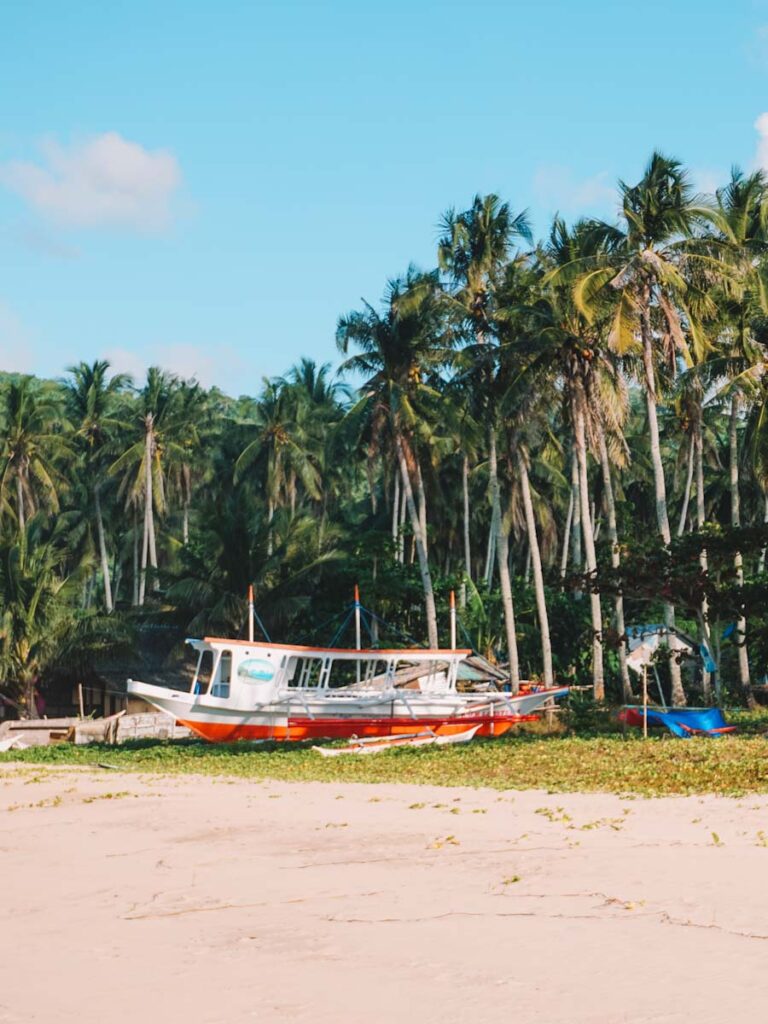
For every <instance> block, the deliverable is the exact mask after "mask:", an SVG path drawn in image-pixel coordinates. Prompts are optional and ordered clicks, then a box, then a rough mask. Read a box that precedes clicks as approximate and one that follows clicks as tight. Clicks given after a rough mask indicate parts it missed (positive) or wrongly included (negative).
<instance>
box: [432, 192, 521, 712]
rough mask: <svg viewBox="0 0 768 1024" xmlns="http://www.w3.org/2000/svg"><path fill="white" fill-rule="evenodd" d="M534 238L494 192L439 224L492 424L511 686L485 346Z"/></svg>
mask: <svg viewBox="0 0 768 1024" xmlns="http://www.w3.org/2000/svg"><path fill="white" fill-rule="evenodd" d="M515 238H521V239H523V240H524V241H526V242H529V243H530V242H531V241H532V235H531V228H530V223H529V221H528V216H527V214H526V213H525V212H523V213H518V214H516V215H513V214H512V212H511V209H510V207H509V204H507V203H502V202H501V201H500V199H499V197H498V196H496V195H494V194H493V193H491V194H489V195H486V196H479V195H476V196H475V198H474V200H473V201H472V205H471V206H470V208H469V209H468V210H465V211H464V212H462V213H456V212H455V211H454V210H449V211H448V212H447V213H446V214H445V215H444V217H443V219H442V223H441V237H440V241H439V243H438V264H439V267H440V269H441V270H442V271H443V272H444V273H445V274H446V275H447V276H448V279H449V282H450V285H451V291H450V292H449V293H448V294H449V303H450V308H451V310H452V312H453V314H454V316H455V318H456V319H457V320H458V322H459V323H460V324H461V325H462V326H463V327H464V329H465V330H466V331H467V332H468V333H469V335H470V336H471V338H472V341H473V343H474V359H473V364H474V365H472V371H473V372H472V373H471V376H473V377H474V378H475V380H476V381H477V384H478V385H479V386H477V388H476V394H477V395H478V397H479V403H478V408H476V409H474V410H473V413H474V415H475V418H476V419H485V420H486V421H487V423H488V468H489V477H490V478H489V484H490V497H491V527H490V535H489V541H488V559H487V568H486V580H487V581H488V583H489V584H490V579H491V576H492V557H493V556H492V552H493V549H494V548H495V550H496V557H497V561H498V569H499V583H500V586H501V595H502V603H503V607H504V620H505V626H506V635H507V651H508V654H509V669H510V679H511V683H512V690H513V692H516V691H517V689H518V687H519V685H520V670H519V664H518V653H517V633H516V629H515V612H514V603H513V598H512V581H511V578H510V573H509V533H508V530H507V529H506V525H505V520H504V517H503V515H502V510H501V488H500V486H499V480H498V457H497V450H496V448H497V444H496V434H497V429H498V428H497V423H496V409H495V408H494V407H493V404H492V402H491V398H492V394H493V391H492V388H491V387H490V386H489V383H490V379H491V376H492V374H493V364H494V358H493V354H492V353H489V352H487V351H486V345H487V344H488V343H489V342H491V341H492V340H493V337H494V327H493V319H494V315H495V293H496V290H497V288H498V285H499V283H500V280H501V275H502V272H503V270H504V268H505V267H506V264H507V261H508V259H509V254H510V248H511V245H512V241H513V239H515Z"/></svg>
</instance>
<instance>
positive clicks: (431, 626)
mask: <svg viewBox="0 0 768 1024" xmlns="http://www.w3.org/2000/svg"><path fill="white" fill-rule="evenodd" d="M395 443H396V445H397V458H398V462H399V463H400V475H401V477H402V483H403V490H404V491H405V500H406V502H407V504H408V513H409V515H410V518H411V528H412V529H413V537H414V541H415V543H416V554H417V556H418V560H419V571H420V573H421V583H422V586H423V588H424V606H425V610H426V616H427V636H428V642H429V646H430V647H431V648H433V649H434V648H437V647H439V646H440V642H439V639H438V634H437V611H436V609H435V592H434V588H433V586H432V574H431V573H430V571H429V559H428V557H427V548H426V545H425V543H424V536H423V535H422V526H421V519H420V517H419V513H418V510H417V508H416V502H415V501H414V497H413V487H412V485H411V477H410V471H409V469H408V461H407V459H406V453H405V441H404V439H403V438H402V437H398V438H397V439H396V442H395Z"/></svg>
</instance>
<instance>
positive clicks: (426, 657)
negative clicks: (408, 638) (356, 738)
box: [186, 636, 472, 661]
mask: <svg viewBox="0 0 768 1024" xmlns="http://www.w3.org/2000/svg"><path fill="white" fill-rule="evenodd" d="M186 642H187V643H188V644H189V645H190V647H194V648H195V650H197V651H200V650H204V649H206V648H214V649H218V648H221V647H250V648H253V649H254V651H261V650H265V649H266V650H267V651H285V652H289V653H295V654H300V655H301V654H303V655H307V656H309V657H311V656H313V655H316V656H318V657H323V656H327V655H333V656H334V657H336V658H340V659H343V660H355V659H356V658H367V659H374V658H392V657H397V658H401V659H403V660H408V661H461V660H463V659H464V658H467V657H469V655H470V654H471V653H472V651H471V650H470V649H469V648H460V649H456V650H451V649H440V648H424V647H398V648H385V649H372V648H366V649H364V650H357V648H355V647H306V646H302V645H298V644H273V643H266V642H262V641H259V640H228V639H226V638H225V637H217V636H205V637H203V638H202V640H200V639H197V638H195V637H187V640H186Z"/></svg>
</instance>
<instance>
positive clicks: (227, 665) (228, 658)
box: [211, 651, 232, 697]
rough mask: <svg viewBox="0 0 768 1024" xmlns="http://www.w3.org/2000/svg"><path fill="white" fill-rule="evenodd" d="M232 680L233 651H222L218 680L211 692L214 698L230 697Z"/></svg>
mask: <svg viewBox="0 0 768 1024" xmlns="http://www.w3.org/2000/svg"><path fill="white" fill-rule="evenodd" d="M231 679H232V651H222V652H221V658H220V659H219V675H218V680H217V682H216V683H215V685H214V687H213V689H212V690H211V696H212V697H228V696H229V684H230V681H231Z"/></svg>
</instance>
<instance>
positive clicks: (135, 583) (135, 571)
mask: <svg viewBox="0 0 768 1024" xmlns="http://www.w3.org/2000/svg"><path fill="white" fill-rule="evenodd" d="M132 603H133V607H134V608H136V607H138V604H139V510H138V507H137V505H136V502H135V501H134V502H133V602H132Z"/></svg>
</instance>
